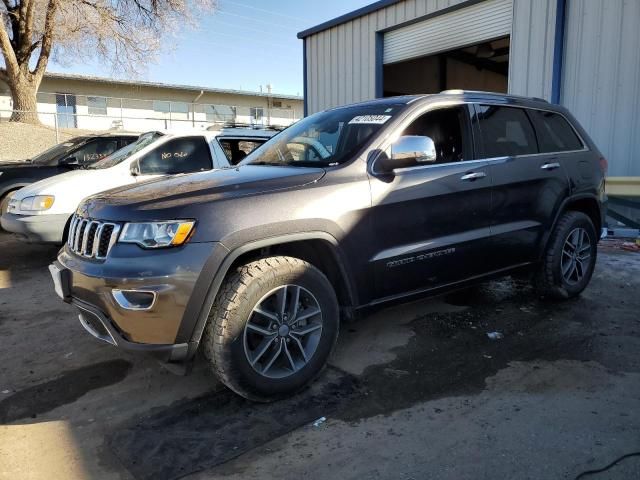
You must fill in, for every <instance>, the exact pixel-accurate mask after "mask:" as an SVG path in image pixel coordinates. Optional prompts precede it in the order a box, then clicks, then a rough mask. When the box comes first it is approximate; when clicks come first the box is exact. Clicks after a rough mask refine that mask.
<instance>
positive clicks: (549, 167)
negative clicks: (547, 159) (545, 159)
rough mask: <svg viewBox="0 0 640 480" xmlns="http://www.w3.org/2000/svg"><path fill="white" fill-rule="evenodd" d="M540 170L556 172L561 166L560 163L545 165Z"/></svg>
mask: <svg viewBox="0 0 640 480" xmlns="http://www.w3.org/2000/svg"><path fill="white" fill-rule="evenodd" d="M540 168H541V169H542V170H555V169H556V168H560V164H559V163H558V162H553V163H545V164H544V165H542V166H541V167H540Z"/></svg>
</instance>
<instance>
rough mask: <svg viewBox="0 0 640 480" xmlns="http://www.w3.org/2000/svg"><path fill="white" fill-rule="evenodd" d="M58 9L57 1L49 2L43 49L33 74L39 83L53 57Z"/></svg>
mask: <svg viewBox="0 0 640 480" xmlns="http://www.w3.org/2000/svg"><path fill="white" fill-rule="evenodd" d="M57 8H58V2H57V0H49V4H48V5H47V16H46V18H45V21H44V32H43V34H42V47H41V48H40V55H39V56H38V63H37V64H36V68H35V69H34V70H33V74H34V75H35V76H36V80H37V81H38V83H39V82H40V80H41V79H42V76H43V75H44V71H45V70H46V68H47V63H48V62H49V55H51V46H52V45H53V30H54V22H55V15H56V9H57Z"/></svg>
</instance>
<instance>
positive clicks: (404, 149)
mask: <svg viewBox="0 0 640 480" xmlns="http://www.w3.org/2000/svg"><path fill="white" fill-rule="evenodd" d="M436 159H437V154H436V146H435V144H434V143H433V140H432V139H431V138H430V137H422V136H418V135H405V136H402V137H400V138H399V139H398V140H396V141H395V142H394V143H393V145H391V161H392V162H393V163H395V164H397V165H398V166H396V167H394V168H399V167H400V166H401V165H402V164H406V163H408V164H409V165H411V164H421V163H434V162H435V161H436Z"/></svg>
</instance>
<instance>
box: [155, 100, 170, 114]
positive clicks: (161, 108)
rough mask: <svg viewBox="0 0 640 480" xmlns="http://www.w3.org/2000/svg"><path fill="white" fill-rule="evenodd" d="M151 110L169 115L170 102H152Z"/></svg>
mask: <svg viewBox="0 0 640 480" xmlns="http://www.w3.org/2000/svg"><path fill="white" fill-rule="evenodd" d="M153 110H154V111H155V112H160V113H169V112H170V111H171V102H164V101H161V100H154V101H153Z"/></svg>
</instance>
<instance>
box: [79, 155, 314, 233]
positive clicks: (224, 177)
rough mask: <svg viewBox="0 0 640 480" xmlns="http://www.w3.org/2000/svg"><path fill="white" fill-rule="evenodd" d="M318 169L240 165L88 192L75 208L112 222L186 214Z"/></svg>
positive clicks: (306, 178)
mask: <svg viewBox="0 0 640 480" xmlns="http://www.w3.org/2000/svg"><path fill="white" fill-rule="evenodd" d="M324 173H325V171H324V169H322V168H300V167H273V166H257V165H246V166H242V167H238V168H233V169H232V168H229V169H224V170H217V171H210V172H202V173H192V174H186V175H178V176H172V177H163V178H159V179H154V180H150V181H147V182H144V183H139V184H136V185H134V186H128V187H122V188H115V189H113V190H109V191H106V192H102V193H100V194H98V195H94V196H92V197H90V198H88V199H87V200H86V201H85V202H84V203H83V204H82V205H81V206H80V209H81V213H82V214H84V215H86V216H89V217H91V218H96V219H100V220H112V221H140V220H153V219H155V220H158V219H166V218H173V217H175V218H178V217H180V218H182V217H184V218H190V217H192V216H193V212H194V211H195V210H192V208H197V206H198V205H201V204H205V203H210V202H214V201H217V200H227V199H231V198H235V197H245V196H252V195H260V194H261V193H266V192H273V191H276V190H286V189H291V188H296V187H300V186H303V185H307V184H309V183H313V182H315V181H317V180H319V179H320V178H322V177H323V175H324Z"/></svg>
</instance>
